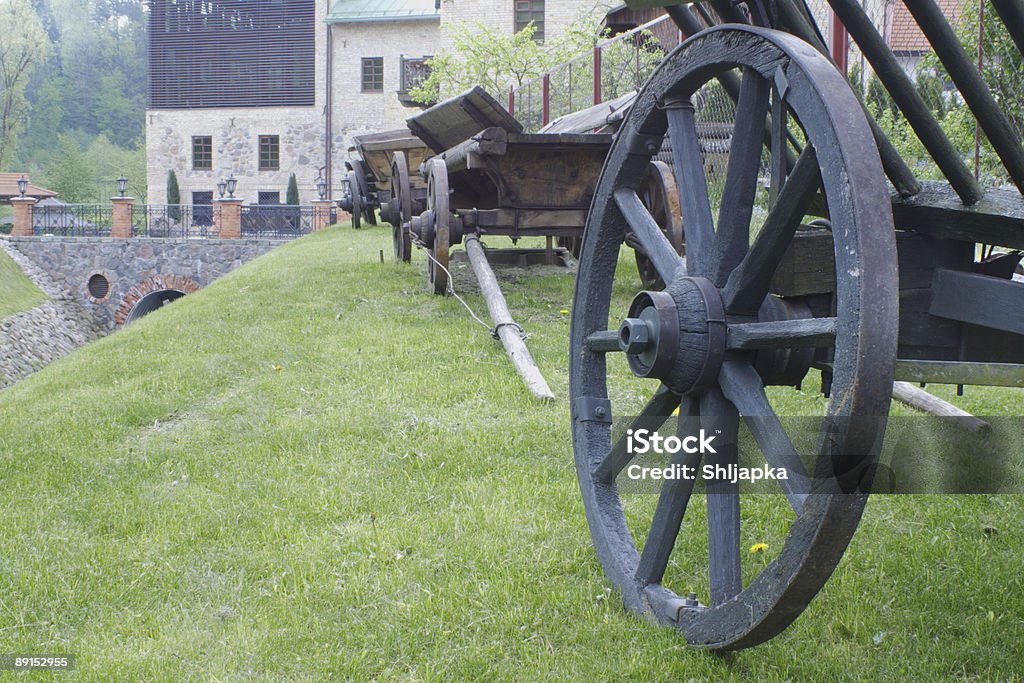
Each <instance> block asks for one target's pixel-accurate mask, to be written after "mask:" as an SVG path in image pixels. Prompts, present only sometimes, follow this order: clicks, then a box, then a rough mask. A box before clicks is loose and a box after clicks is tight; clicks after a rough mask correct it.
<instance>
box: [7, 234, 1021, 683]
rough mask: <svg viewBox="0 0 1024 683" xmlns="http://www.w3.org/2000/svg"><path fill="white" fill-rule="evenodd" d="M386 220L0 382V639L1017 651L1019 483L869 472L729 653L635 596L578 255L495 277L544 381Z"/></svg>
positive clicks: (341, 647)
mask: <svg viewBox="0 0 1024 683" xmlns="http://www.w3.org/2000/svg"><path fill="white" fill-rule="evenodd" d="M388 244H389V243H388V236H386V235H385V233H384V232H383V231H381V230H375V231H372V232H371V231H362V232H353V231H351V230H332V231H328V232H327V233H322V234H319V235H315V236H311V237H309V238H306V239H303V240H300V241H298V242H295V243H292V244H290V245H288V246H285V247H282V248H281V249H279V250H276V251H275V252H273V253H271V254H269V255H268V256H266V257H264V258H261V259H259V260H257V261H255V262H253V263H251V264H249V265H248V266H246V267H245V268H243V269H241V270H239V271H237V272H235V273H234V274H232V275H230V276H227V277H225V278H223V279H222V280H220V281H218V282H216V283H214V284H213V285H212V286H210V287H208V288H207V289H205V290H204V291H202V292H199V293H197V294H194V295H191V296H189V297H188V298H186V299H184V300H183V301H182V302H179V303H176V304H175V305H173V306H170V307H168V308H167V309H164V310H161V311H160V312H158V313H155V314H153V315H151V316H149V317H147V318H145V319H144V320H142V321H140V322H138V323H136V324H135V325H133V326H132V327H131V328H130V329H128V330H125V331H122V332H118V333H116V334H114V335H112V336H110V337H107V338H105V339H103V340H101V341H100V342H97V343H96V344H94V345H93V346H91V347H90V348H88V349H85V350H82V351H79V352H77V353H75V354H72V355H71V356H69V357H68V358H66V359H64V360H62V361H59V362H58V363H54V364H53V365H51V366H49V367H48V368H46V369H44V370H43V371H41V372H40V373H38V374H36V375H34V376H33V377H30V378H29V379H27V380H25V381H24V382H22V383H20V384H18V385H15V386H14V387H13V388H11V389H9V390H7V391H4V392H2V393H0V652H49V653H73V654H75V655H77V656H78V658H79V669H78V678H79V679H81V680H115V679H120V680H183V679H187V678H196V679H204V680H210V679H216V680H225V679H232V680H236V679H248V678H255V679H265V680H282V679H327V678H333V679H338V678H349V679H356V680H365V679H368V678H374V677H377V678H382V679H387V680H391V679H396V678H398V679H413V680H418V679H428V678H436V677H442V678H458V679H463V678H471V677H473V678H475V677H481V676H482V677H485V678H498V679H505V678H526V679H548V680H563V679H565V678H576V679H584V678H585V679H588V680H589V679H593V680H621V679H623V678H636V679H648V680H650V679H663V680H680V679H682V680H685V679H688V678H698V679H703V678H706V677H715V678H722V677H736V678H741V677H742V678H748V677H759V678H761V677H763V678H768V679H775V678H784V677H789V678H796V679H807V678H810V677H819V678H829V679H839V678H855V677H860V676H863V677H866V678H888V679H896V678H914V679H917V680H940V679H948V678H952V677H964V678H1003V679H1007V678H1014V677H1016V678H1019V677H1020V676H1021V671H1022V667H1024V664H1022V662H1024V638H1022V637H1021V636H1022V633H1024V585H1022V574H1021V572H1020V570H1019V566H1020V559H1019V558H1020V548H1021V547H1022V546H1024V530H1022V524H1021V519H1022V512H1024V504H1022V501H1021V499H1020V498H1019V497H1009V496H1006V497H996V496H974V497H960V498H946V499H938V498H925V497H907V496H904V497H879V498H876V499H873V500H872V503H871V504H870V505H869V510H868V514H867V517H866V519H865V521H864V523H863V524H862V526H861V529H860V531H859V532H858V535H857V536H856V538H855V539H854V542H853V545H852V547H851V549H850V551H849V552H848V553H847V555H846V557H845V558H844V560H843V563H842V564H841V566H840V567H839V569H838V571H837V572H836V575H835V577H834V578H833V579H832V581H831V582H830V583H829V584H828V585H827V586H826V588H825V590H824V591H823V593H822V594H821V595H820V596H819V597H818V598H817V599H816V600H815V602H814V603H813V604H812V605H811V607H810V608H809V609H808V611H807V612H806V613H805V614H804V616H803V617H802V618H800V619H799V620H798V621H797V622H796V624H795V625H794V626H793V627H792V628H790V629H789V630H788V631H787V632H786V633H785V634H783V635H782V636H781V637H779V638H777V639H775V640H774V641H772V642H771V643H769V644H767V645H764V646H761V647H759V648H756V649H754V650H751V651H747V652H743V653H739V654H736V655H733V656H731V657H728V658H720V657H716V656H712V655H709V654H706V653H703V652H700V651H695V650H692V649H689V648H687V647H686V646H685V644H684V643H683V642H682V640H681V638H680V637H679V636H678V635H677V634H674V633H672V632H671V631H669V630H666V629H661V628H657V627H654V626H651V625H649V624H646V623H644V622H642V621H641V620H639V619H636V618H634V617H632V616H630V615H626V614H624V613H623V611H622V608H621V603H620V602H619V600H618V598H617V597H616V596H615V595H614V594H611V595H609V592H608V591H607V589H606V587H607V583H606V581H605V580H604V578H603V577H602V574H601V569H600V566H599V565H598V562H597V560H596V558H595V556H594V553H593V550H592V548H591V546H590V541H589V535H588V531H587V528H586V522H585V520H584V514H583V509H582V505H581V503H580V500H579V495H578V491H577V485H576V482H575V475H574V472H573V468H572V455H571V447H570V444H569V439H568V402H567V400H566V398H565V396H566V385H567V372H566V351H567V349H566V339H567V334H568V317H567V316H566V315H564V314H562V313H561V312H560V311H561V310H563V309H566V308H568V305H569V302H570V298H571V286H572V285H571V279H570V278H568V277H549V278H544V279H531V280H530V281H529V282H528V283H527V282H522V283H519V284H517V285H515V286H510V287H508V288H507V292H508V293H509V298H510V304H511V306H512V308H513V310H514V311H517V312H518V315H519V317H520V319H521V322H523V324H524V325H525V326H526V327H527V328H528V329H529V330H530V331H531V332H533V334H534V336H533V338H532V339H531V341H530V344H531V347H532V349H533V351H534V354H535V356H536V357H537V360H538V362H539V363H540V365H541V367H542V368H543V369H544V370H545V373H546V375H547V377H548V379H549V381H550V382H551V384H552V387H553V388H554V390H555V391H556V393H557V394H558V395H559V396H560V400H558V401H557V402H555V403H554V404H552V405H538V404H537V403H534V402H533V401H531V400H529V399H528V398H527V397H526V392H525V391H524V390H523V388H522V387H521V386H520V383H519V382H518V380H517V378H516V377H515V375H514V373H513V371H512V370H511V368H510V366H509V364H508V363H507V361H506V360H505V359H504V357H503V354H502V352H501V350H500V347H499V346H497V345H496V343H495V342H493V341H492V340H491V339H490V338H489V337H487V335H486V334H485V333H482V331H481V330H480V329H479V328H478V327H477V326H476V325H475V323H472V322H471V321H470V320H469V319H468V317H467V316H466V314H465V313H464V311H463V310H462V309H461V308H460V307H459V305H458V304H457V303H456V302H455V301H453V300H450V299H449V300H445V299H442V298H438V297H434V296H431V295H429V294H427V293H425V286H424V283H425V279H424V277H423V276H422V274H421V272H420V270H421V268H422V265H423V264H422V257H420V256H417V260H416V264H417V265H416V267H413V268H409V267H403V266H398V265H395V264H392V263H390V262H389V263H386V264H381V263H380V262H379V260H378V257H377V252H378V249H382V248H385V249H386V248H388V247H387V245H388ZM469 300H470V302H471V303H473V304H474V305H475V306H476V307H477V308H478V309H479V310H481V311H482V310H484V308H483V305H482V302H481V301H480V300H479V298H477V297H470V299H469ZM979 391H980V390H979ZM972 393H973V395H974V396H975V397H978V396H979V395H980V396H984V394H979V393H978V392H972ZM1006 396H1007V395H1006V394H1005V392H1001V393H997V394H993V395H992V402H993V403H992V405H995V401H997V400H998V401H1003V403H1002V404H1001V406H1002V408H1001V412H1011V413H1012V412H1018V413H1019V412H1020V409H1019V403H1018V402H1017V400H1016V399H1014V400H1013V401H1012V402H1007V401H1006ZM981 412H985V411H981ZM984 525H991V526H994V527H997V528H998V529H999V532H998V533H996V534H995V535H986V534H985V533H983V531H982V527H983V526H984ZM698 535H699V532H698ZM749 540H751V542H753V541H754V540H758V539H749ZM679 562H680V563H681V564H682V565H685V564H686V562H687V558H682V559H680V560H679ZM876 641H878V642H877V643H876Z"/></svg>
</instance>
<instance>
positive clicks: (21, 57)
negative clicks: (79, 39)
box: [0, 0, 50, 169]
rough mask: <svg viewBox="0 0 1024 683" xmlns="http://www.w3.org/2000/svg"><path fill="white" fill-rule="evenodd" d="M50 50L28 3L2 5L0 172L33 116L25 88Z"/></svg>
mask: <svg viewBox="0 0 1024 683" xmlns="http://www.w3.org/2000/svg"><path fill="white" fill-rule="evenodd" d="M49 47H50V43H49V40H48V39H47V37H46V32H45V31H44V30H43V26H42V24H41V23H40V22H39V17H38V16H37V15H36V12H35V10H34V9H33V7H32V5H31V4H30V3H29V2H28V0H4V2H0V169H3V168H6V165H7V163H8V161H9V160H10V159H11V158H13V156H14V150H15V149H16V148H17V146H18V145H17V142H18V139H17V138H18V134H19V132H20V131H21V130H22V127H23V126H24V124H25V121H26V119H27V117H28V113H29V102H28V99H27V98H26V97H25V86H26V84H27V83H28V80H29V78H31V76H32V72H33V70H34V69H35V67H36V64H37V63H38V62H40V61H42V60H43V59H44V58H45V57H46V54H47V53H48V51H49Z"/></svg>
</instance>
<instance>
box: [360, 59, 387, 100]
mask: <svg viewBox="0 0 1024 683" xmlns="http://www.w3.org/2000/svg"><path fill="white" fill-rule="evenodd" d="M363 92H384V58H383V57H363Z"/></svg>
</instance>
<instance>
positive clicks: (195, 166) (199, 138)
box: [192, 135, 213, 171]
mask: <svg viewBox="0 0 1024 683" xmlns="http://www.w3.org/2000/svg"><path fill="white" fill-rule="evenodd" d="M202 147H205V150H202ZM197 151H204V152H205V154H204V155H202V156H200V155H197V154H196V152H197ZM201 158H202V160H203V161H204V162H205V165H200V159H201ZM192 170H193V171H212V170H213V136H212V135H193V136H192Z"/></svg>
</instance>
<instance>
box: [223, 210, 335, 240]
mask: <svg viewBox="0 0 1024 683" xmlns="http://www.w3.org/2000/svg"><path fill="white" fill-rule="evenodd" d="M314 210H315V207H312V206H294V205H289V204H249V205H247V206H243V207H242V237H259V238H271V239H288V238H291V237H298V236H300V235H305V234H307V233H310V232H312V231H313V212H314ZM335 222H336V213H335V211H334V209H333V207H332V210H331V217H330V223H331V224H333V223H335Z"/></svg>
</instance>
